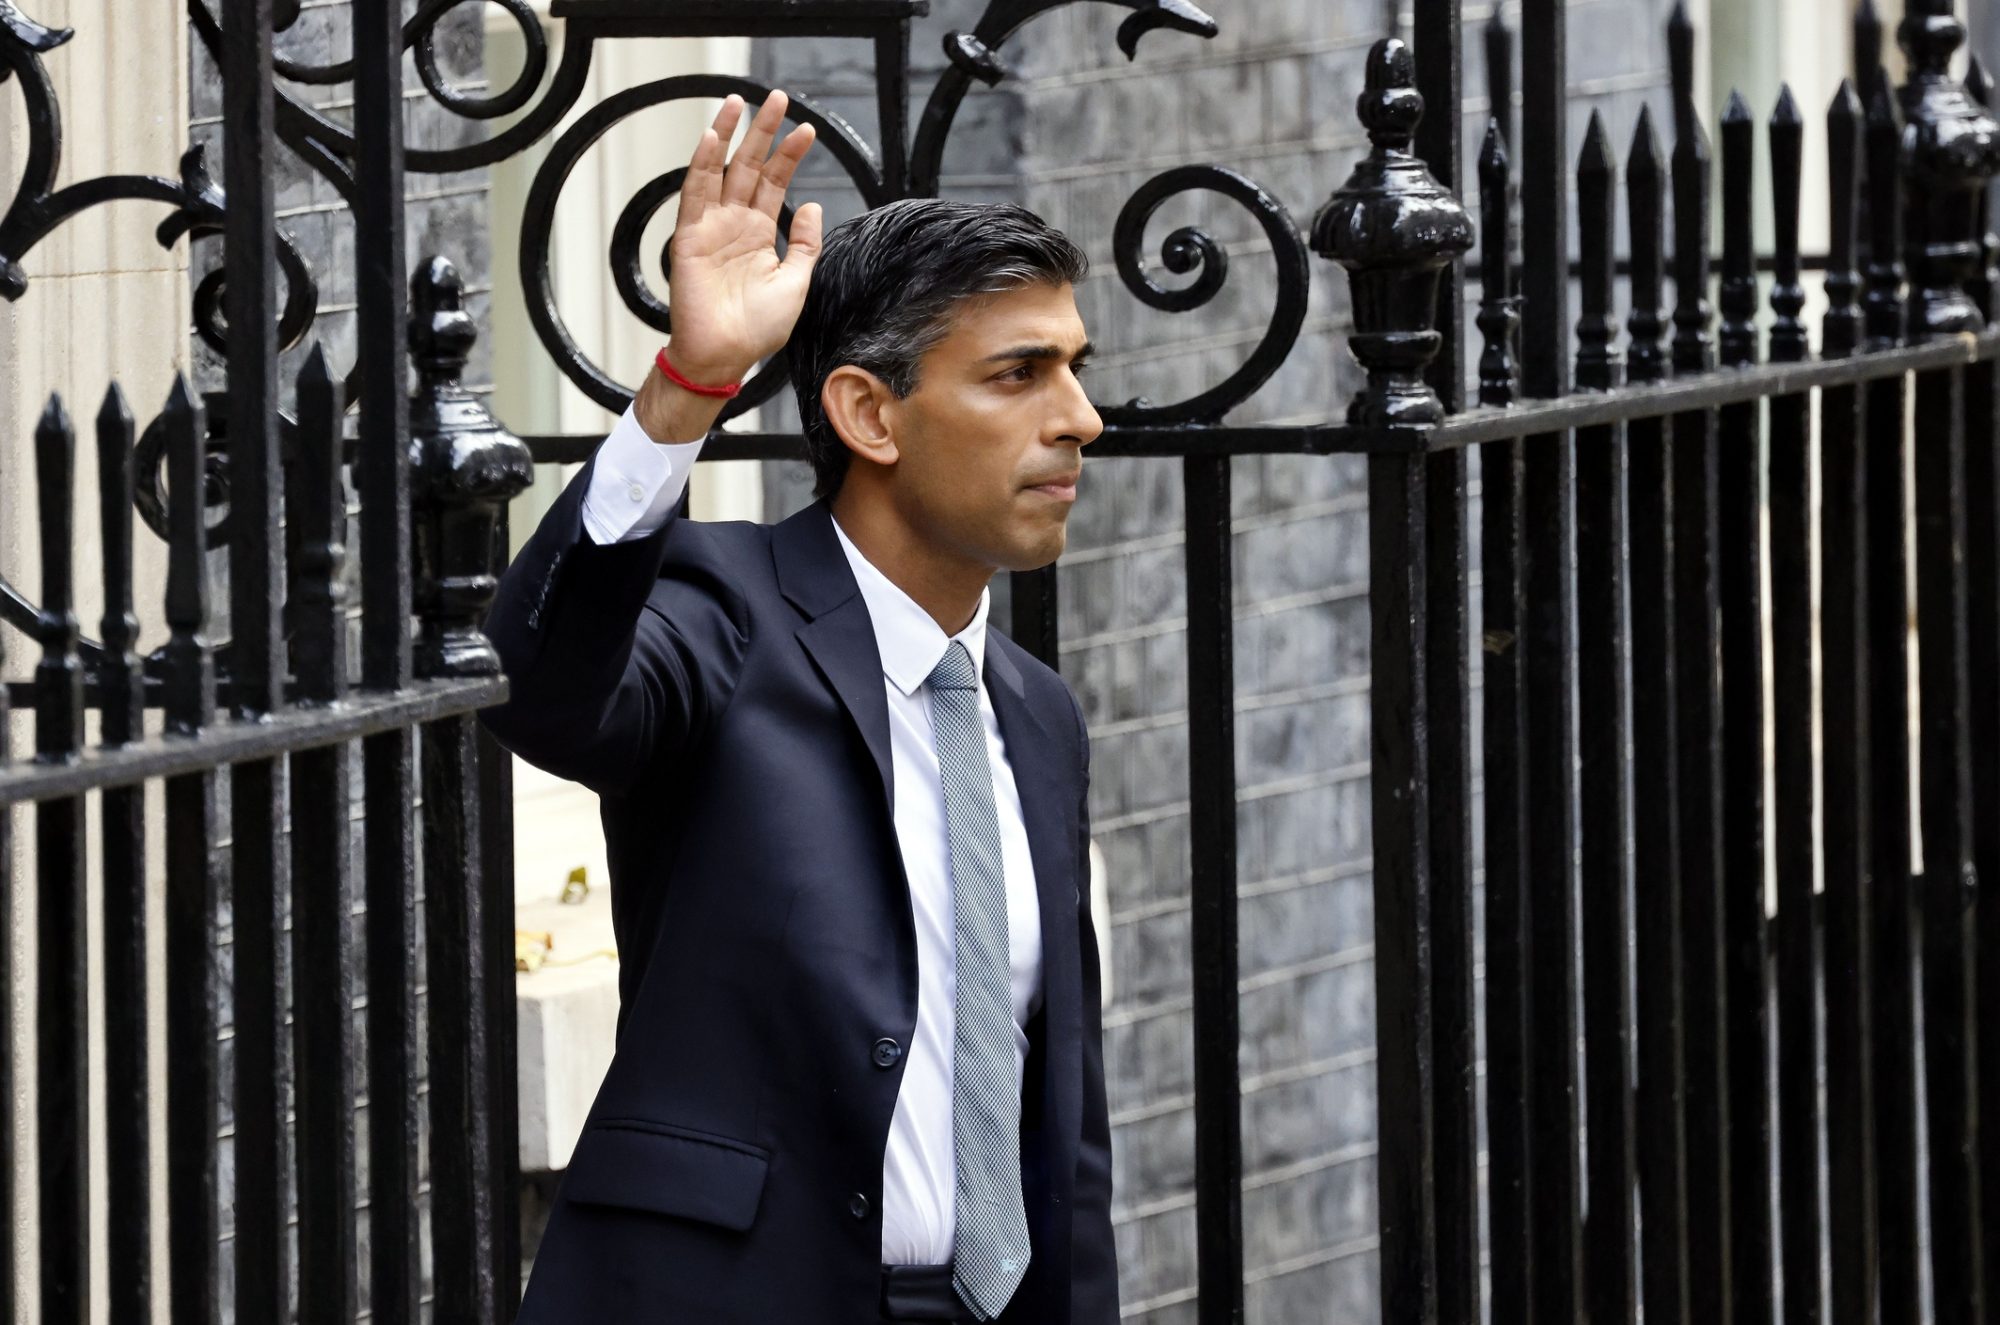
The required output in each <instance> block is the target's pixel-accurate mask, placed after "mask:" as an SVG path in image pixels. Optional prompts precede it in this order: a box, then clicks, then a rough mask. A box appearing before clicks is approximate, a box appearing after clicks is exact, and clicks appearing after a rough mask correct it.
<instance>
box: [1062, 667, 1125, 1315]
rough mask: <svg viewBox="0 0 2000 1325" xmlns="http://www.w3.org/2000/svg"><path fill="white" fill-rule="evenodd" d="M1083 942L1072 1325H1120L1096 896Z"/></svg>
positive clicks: (1082, 839)
mask: <svg viewBox="0 0 2000 1325" xmlns="http://www.w3.org/2000/svg"><path fill="white" fill-rule="evenodd" d="M1064 691H1065V693H1068V694H1069V701H1070V708H1071V709H1072V710H1073V711H1074V713H1075V714H1076V737H1077V743H1078V746H1079V747H1080V750H1081V754H1080V756H1079V757H1080V758H1081V760H1082V763H1083V789H1082V791H1081V792H1080V793H1079V799H1080V803H1079V805H1078V807H1077V825H1078V831H1077V845H1076V851H1077V857H1078V859H1077V871H1078V873H1077V877H1078V878H1079V879H1082V880H1086V881H1088V880H1089V878H1090V734H1089V732H1088V730H1087V729H1086V728H1085V726H1084V721H1083V709H1082V708H1081V707H1080V706H1079V705H1078V704H1077V702H1076V695H1075V693H1074V692H1072V691H1069V688H1068V686H1067V685H1065V686H1064ZM1078 891H1079V892H1080V893H1081V894H1082V895H1081V896H1080V897H1079V899H1078V903H1077V916H1076V921H1077V935H1078V939H1079V952H1080V954H1081V956H1082V960H1083V1135H1082V1139H1081V1142H1080V1145H1079V1148H1078V1151H1077V1164H1076V1197H1075V1200H1076V1206H1075V1210H1074V1212H1073V1228H1072V1234H1071V1237H1072V1244H1071V1252H1070V1266H1071V1275H1072V1290H1071V1322H1072V1325H1117V1322H1118V1248H1117V1243H1116V1240H1115V1238H1114V1236H1113V1234H1112V1229H1111V1119H1110V1111H1109V1109H1108V1107H1107V1104H1106V1100H1105V1091H1104V1014H1103V1008H1102V1004H1103V1001H1104V1000H1103V993H1102V989H1103V981H1102V976H1101V974H1100V972H1099V970H1098V961H1097V933H1096V929H1095V927H1094V926H1093V925H1092V924H1091V919H1090V894H1089V891H1088V888H1087V887H1085V888H1082V889H1079V890H1078Z"/></svg>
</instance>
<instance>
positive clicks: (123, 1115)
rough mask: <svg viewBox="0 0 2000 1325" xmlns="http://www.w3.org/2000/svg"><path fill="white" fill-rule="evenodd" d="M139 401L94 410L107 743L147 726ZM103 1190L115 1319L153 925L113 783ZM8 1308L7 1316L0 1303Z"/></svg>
mask: <svg viewBox="0 0 2000 1325" xmlns="http://www.w3.org/2000/svg"><path fill="white" fill-rule="evenodd" d="M132 427H133V425H132V412H131V410H129V409H128V408H126V405H125V397H124V395H123V394H122V393H121V392H120V391H119V389H118V384H117V383H115V382H114V383H112V384H111V387H110V389H109V390H107V391H106V392H105V393H104V404H103V405H102V406H100V407H99V408H98V411H97V480H98V530H99V536H100V538H101V540H102V542H103V547H104V578H103V585H104V616H103V624H102V626H101V627H100V629H99V631H98V634H99V636H100V638H101V639H102V641H103V644H104V656H103V661H102V662H101V663H100V664H99V668H98V675H97V688H98V703H99V707H100V718H99V725H98V735H99V737H100V739H101V741H102V743H103V746H104V748H106V749H115V748H117V747H119V746H122V745H125V744H127V743H128V742H132V741H137V740H139V739H140V738H141V737H142V735H143V734H144V729H145V721H144V719H145V711H146V692H145V680H144V677H143V675H142V673H141V668H140V662H139V657H138V655H137V654H136V653H134V652H133V645H134V644H135V643H136V641H137V639H138V634H139V621H138V618H137V617H136V616H135V615H134V614H133V610H132V489H133V462H132ZM101 809H102V815H101V818H102V829H101V834H100V837H99V842H100V847H101V850H102V851H103V874H104V888H103V898H102V904H103V912H102V914H103V932H104V1099H105V1111H104V1112H105V1117H104V1133H105V1136H104V1148H105V1156H104V1161H105V1162H104V1168H105V1197H106V1200H107V1201H108V1203H109V1205H110V1208H111V1209H113V1210H117V1211H120V1212H121V1213H120V1215H119V1217H118V1218H116V1219H113V1220H111V1221H110V1225H109V1228H108V1229H107V1231H106V1238H105V1241H106V1261H107V1263H108V1265H109V1266H110V1267H111V1282H110V1285H109V1290H110V1291H109V1294H108V1296H109V1299H110V1319H111V1320H112V1321H113V1322H114V1325H124V1322H126V1321H136V1320H145V1319H150V1317H151V1312H152V1310H153V1220H152V1218H151V1204H152V1191H153V1181H152V1168H153V1158H152V1157H153V1146H152V1121H153V1119H152V1107H151V1100H152V1095H153V1091H152V1081H151V1066H152V1063H153V1055H152V1051H151V1045H150V1043H149V1042H150V1040H151V1038H152V1036H151V1031H150V1028H149V1026H148V1012H149V1009H150V1005H151V1002H152V999H151V992H150V984H151V982H150V980H149V979H148V978H147V976H148V954H149V951H150V946H151V945H150V941H149V936H148V933H147V926H146V912H147V886H146V884H147V880H146V789H145V786H144V785H143V784H139V785H134V786H124V787H109V788H106V789H105V792H104V795H103V798H102V803H101ZM0 1319H5V1315H4V1313H0Z"/></svg>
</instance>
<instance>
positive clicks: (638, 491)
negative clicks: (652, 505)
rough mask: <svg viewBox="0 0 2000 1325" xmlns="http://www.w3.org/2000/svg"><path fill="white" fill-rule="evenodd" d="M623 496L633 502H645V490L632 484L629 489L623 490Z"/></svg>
mask: <svg viewBox="0 0 2000 1325" xmlns="http://www.w3.org/2000/svg"><path fill="white" fill-rule="evenodd" d="M625 495H626V496H628V497H630V498H631V499H632V500H633V501H644V500H646V489H645V488H643V487H641V486H640V485H639V484H637V483H634V484H633V485H632V486H631V487H629V488H627V489H625Z"/></svg>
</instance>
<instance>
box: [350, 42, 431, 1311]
mask: <svg viewBox="0 0 2000 1325" xmlns="http://www.w3.org/2000/svg"><path fill="white" fill-rule="evenodd" d="M398 17H399V16H398V15H397V14H396V13H394V12H391V11H390V10H389V9H388V8H387V7H385V6H380V5H360V6H357V7H356V8H355V10H354V130H355V139H356V144H357V147H358V152H357V156H356V172H355V197H356V204H355V207H354V235H355V238H354V251H355V269H356V270H355V288H356V301H357V308H356V314H355V316H356V321H357V323H358V326H359V339H358V344H359V346H360V350H359V355H360V358H359V360H358V363H359V367H360V375H359V376H360V380H359V383H358V394H359V396H360V414H359V424H358V428H359V432H358V439H357V446H356V451H355V464H354V484H355V488H356V489H357V495H358V496H359V498H360V506H361V514H360V533H359V540H360V588H361V684H362V685H363V686H365V687H367V688H369V689H373V690H378V691H388V690H397V689H401V688H402V687H404V686H406V685H408V684H409V682H410V676H411V640H410V607H411V584H410V478H409V459H408V457H409V402H408V399H407V397H406V395H405V389H404V365H403V353H404V337H405V334H406V332H405V327H404V314H405V297H406V278H405V261H404V251H403V114H402V105H403V96H402V93H403V49H402V48H403V39H402V28H401V24H400V22H399V21H398ZM361 757H362V777H363V783H364V790H363V813H364V816H365V820H366V837H365V848H364V849H365V858H364V862H363V870H364V874H365V887H364V891H365V893H366V900H367V908H368V918H367V949H368V972H367V987H368V1029H367V1038H368V1066H367V1082H368V1180H369V1182H368V1246H369V1260H370V1264H369V1293H368V1302H369V1308H370V1312H371V1314H372V1315H373V1317H374V1319H375V1320H377V1321H380V1322H382V1323H383V1325H412V1323H413V1322H415V1321H416V1320H417V1319H418V1310H419V1308H418V1300H417V1294H418V1285H419V1275H420V1252H419V1247H418V1233H419V1230H418V1208H419V1207H418V1193H419V1188H418V1175H417V1167H416V1158H417V1136H418V1126H417V1100H416V1089H417V1084H416V1083H417V1072H418V1064H417V1011H416V971H417V961H416V904H417V858H416V840H415V832H416V825H415V821H414V817H413V812H412V810H411V804H412V802H413V801H414V799H415V794H416V780H417V779H416V748H415V733H414V731H413V730H412V729H409V728H403V729H399V730H396V731H389V732H383V733H380V734H378V735H375V736H370V737H368V738H366V739H365V740H364V741H363V742H362V755H361ZM438 1269H439V1272H440V1274H443V1273H445V1272H446V1267H444V1266H443V1265H441V1264H440V1266H439V1267H438Z"/></svg>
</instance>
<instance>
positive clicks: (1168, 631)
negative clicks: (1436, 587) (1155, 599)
mask: <svg viewBox="0 0 2000 1325" xmlns="http://www.w3.org/2000/svg"><path fill="white" fill-rule="evenodd" d="M1367 596H1368V586H1367V585H1366V584H1361V583H1348V584H1336V585H1333V586H1331V587H1329V588H1326V589H1315V590H1312V591H1310V592H1307V593H1295V594H1282V595H1280V596H1278V597H1276V598H1266V599H1262V600H1259V601H1256V602H1251V603H1243V604H1239V605H1237V607H1236V609H1235V611H1234V612H1233V613H1232V617H1233V619H1234V620H1236V621H1252V620H1255V619H1256V618H1258V617H1265V616H1276V615H1277V614H1278V613H1280V612H1289V611H1291V610H1293V609H1294V608H1300V607H1321V606H1325V605H1326V604H1328V603H1340V602H1352V601H1353V600H1355V599H1357V598H1366V597H1367ZM1186 629H1187V617H1186V616H1185V615H1183V616H1175V617H1166V618H1163V619H1162V620H1159V621H1151V622H1147V623H1146V624H1145V625H1142V626H1121V627H1119V628H1118V629H1116V630H1100V631H1097V632H1095V633H1093V634H1089V635H1080V636H1077V637H1076V638H1075V639H1073V640H1064V641H1062V645H1061V652H1063V653H1078V652H1081V651H1082V650H1084V649H1087V648H1096V647H1100V646H1102V645H1105V644H1122V643H1125V642H1126V641H1128V640H1140V639H1151V638H1152V637H1154V636H1155V635H1172V634H1176V633H1178V632H1180V631H1184V630H1186Z"/></svg>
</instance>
